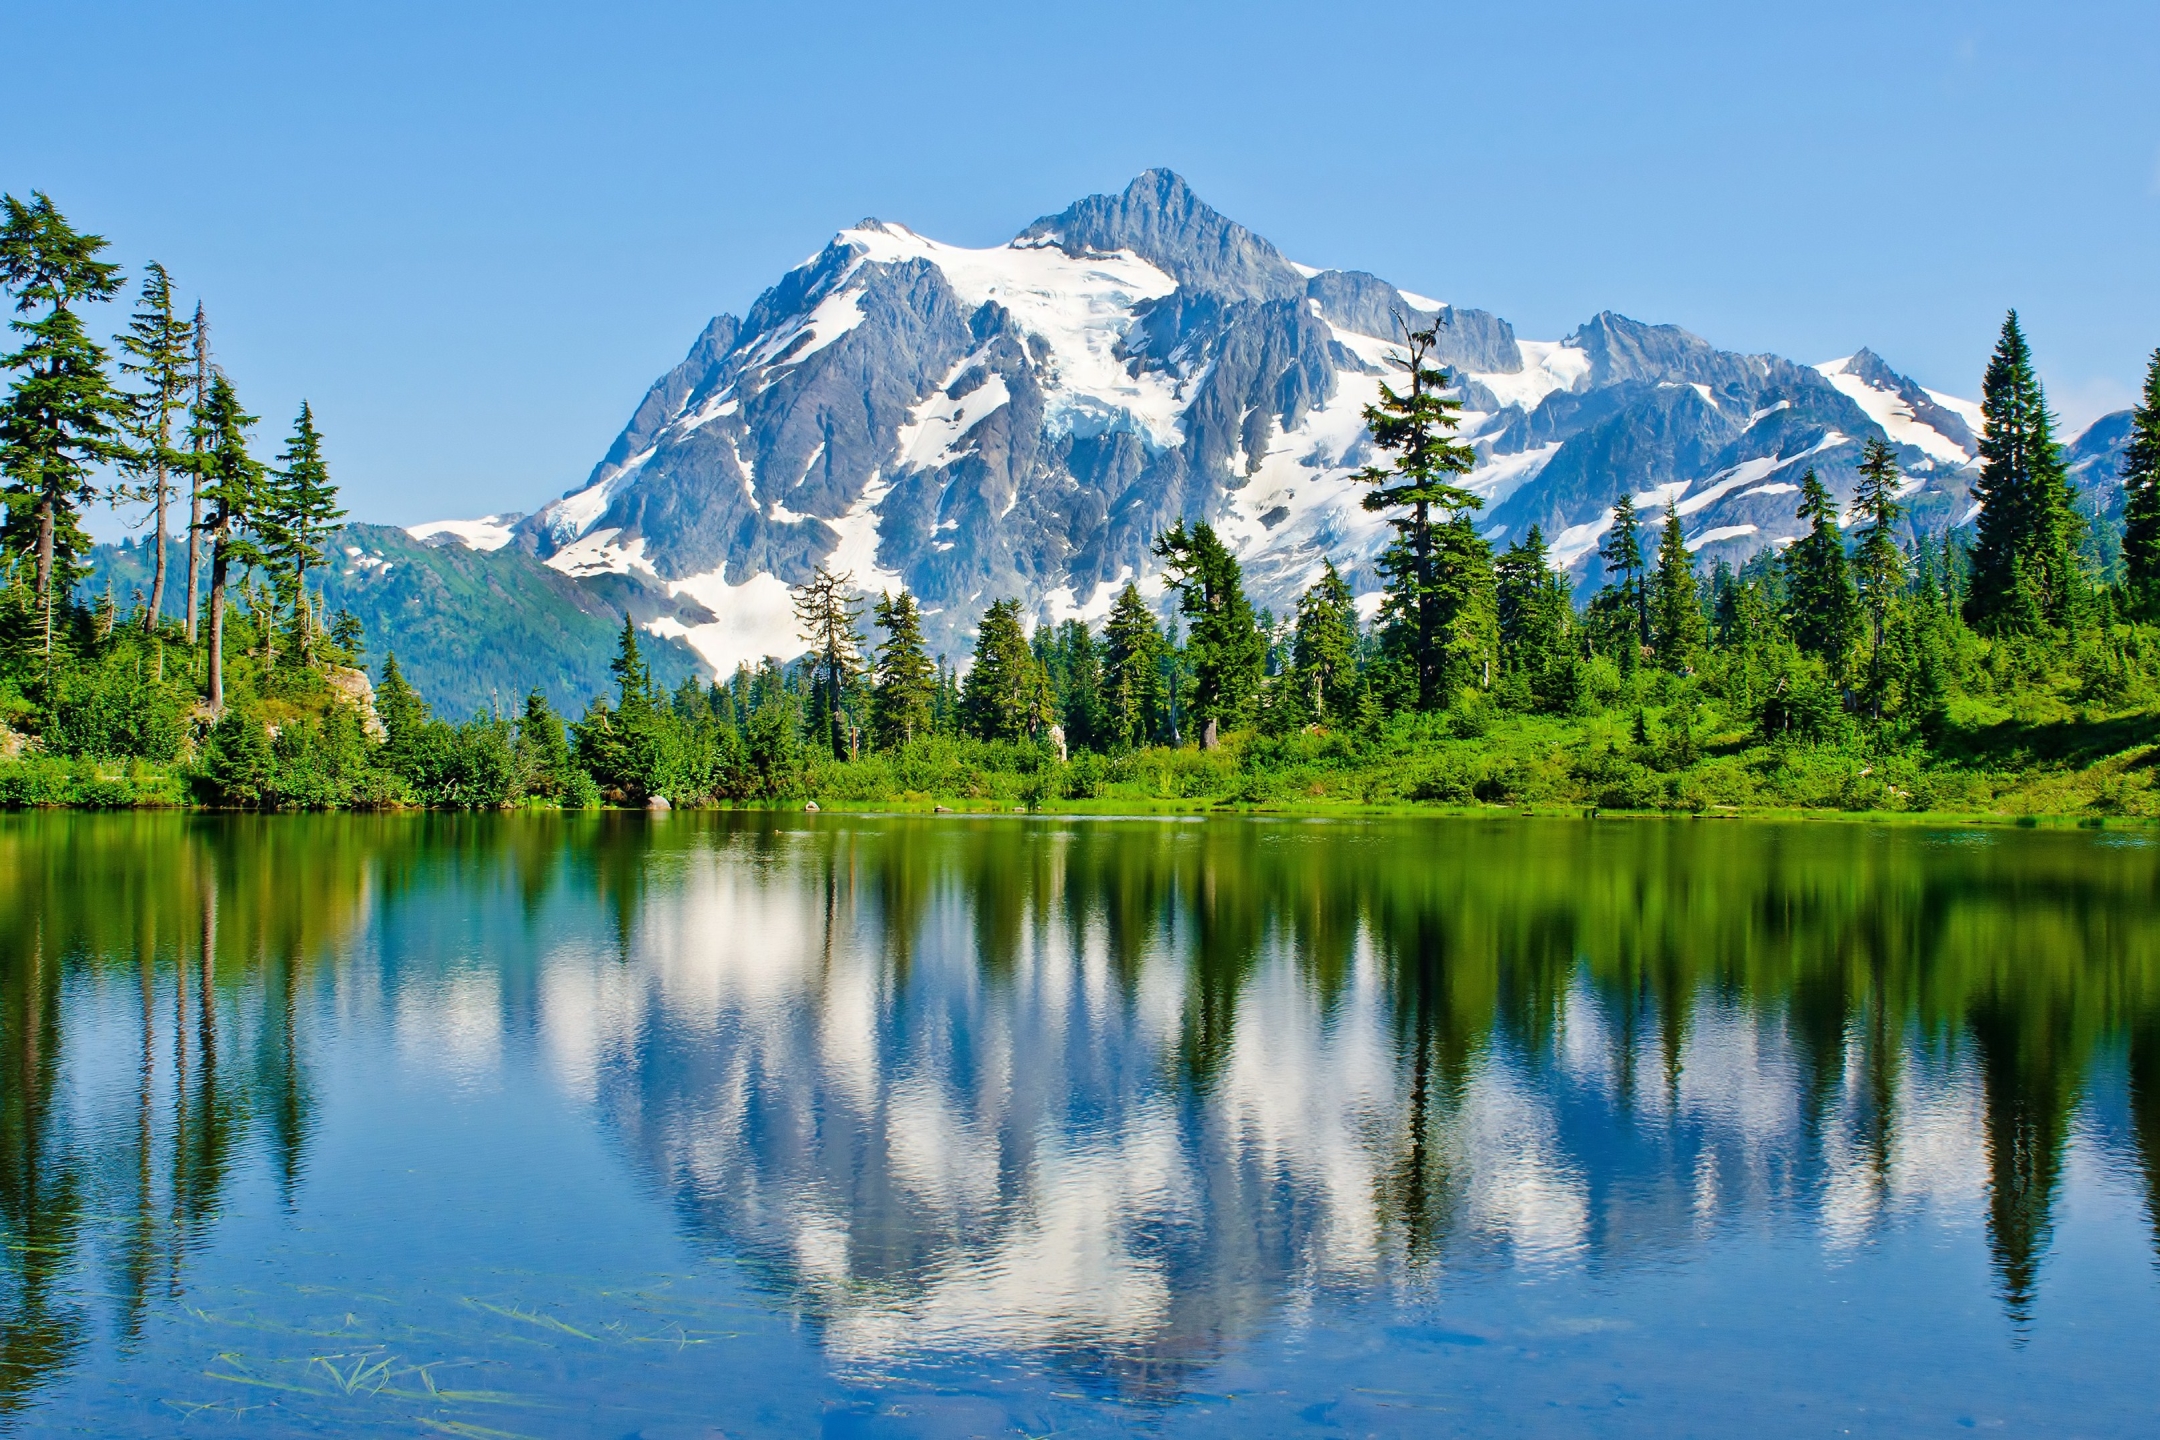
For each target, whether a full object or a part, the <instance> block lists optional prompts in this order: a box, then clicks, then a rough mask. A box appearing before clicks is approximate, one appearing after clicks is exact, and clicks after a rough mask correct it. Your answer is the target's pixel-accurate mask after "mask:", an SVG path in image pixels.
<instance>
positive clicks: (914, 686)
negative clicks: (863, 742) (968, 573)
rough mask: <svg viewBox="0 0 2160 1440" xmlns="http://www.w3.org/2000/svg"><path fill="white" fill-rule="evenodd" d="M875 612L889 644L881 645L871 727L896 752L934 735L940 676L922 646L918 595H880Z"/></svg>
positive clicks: (873, 732) (880, 742)
mask: <svg viewBox="0 0 2160 1440" xmlns="http://www.w3.org/2000/svg"><path fill="white" fill-rule="evenodd" d="M872 616H873V618H874V619H875V620H876V621H877V626H878V628H879V629H880V630H883V631H884V632H885V643H884V644H883V645H881V646H880V647H879V648H878V659H877V689H876V690H875V691H874V692H872V695H871V699H870V730H871V733H872V735H873V736H875V737H876V741H877V744H878V745H879V746H880V747H881V748H883V749H887V750H897V749H899V748H900V747H901V746H903V745H905V744H907V743H908V742H909V741H911V740H913V739H914V738H915V737H916V736H918V735H928V734H929V733H930V725H931V712H932V710H933V708H934V707H935V706H936V704H937V688H938V675H937V672H936V670H935V669H933V668H932V667H931V664H930V656H929V654H928V653H927V652H926V651H925V650H924V649H923V636H922V612H921V611H919V610H918V609H917V608H916V606H915V597H914V596H913V595H910V594H909V593H908V592H907V591H905V590H902V591H901V592H900V594H899V595H898V596H897V597H895V596H892V595H881V596H879V597H878V602H877V606H876V608H875V609H874V610H873V611H872Z"/></svg>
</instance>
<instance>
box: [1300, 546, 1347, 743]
mask: <svg viewBox="0 0 2160 1440" xmlns="http://www.w3.org/2000/svg"><path fill="white" fill-rule="evenodd" d="M1292 634H1293V637H1294V638H1293V640H1292V656H1293V661H1292V665H1293V674H1294V675H1295V676H1296V678H1297V682H1298V691H1299V697H1300V701H1301V703H1303V704H1305V705H1307V706H1309V708H1310V712H1311V715H1312V719H1313V722H1314V723H1315V724H1319V725H1340V724H1344V723H1347V722H1348V721H1349V719H1350V718H1351V716H1352V714H1353V713H1354V712H1355V710H1356V707H1357V678H1358V673H1357V645H1358V613H1357V598H1356V597H1355V596H1353V595H1352V594H1351V593H1350V586H1349V584H1348V583H1347V582H1345V581H1344V580H1343V578H1342V575H1341V573H1340V572H1338V571H1337V570H1336V569H1335V562H1334V561H1332V560H1327V561H1323V562H1322V564H1321V570H1320V578H1319V579H1318V580H1316V581H1314V582H1313V585H1312V588H1311V589H1309V590H1307V591H1306V592H1305V593H1304V594H1303V595H1301V596H1299V597H1298V604H1297V622H1296V628H1295V629H1294V631H1293V632H1292Z"/></svg>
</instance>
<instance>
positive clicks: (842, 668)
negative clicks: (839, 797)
mask: <svg viewBox="0 0 2160 1440" xmlns="http://www.w3.org/2000/svg"><path fill="white" fill-rule="evenodd" d="M854 583H855V577H854V575H853V574H844V575H835V574H834V573H833V572H832V571H831V570H828V569H826V568H825V567H824V566H822V565H820V566H819V567H818V568H817V570H816V572H815V573H814V574H812V575H811V577H810V578H809V579H808V580H806V581H804V582H803V583H802V584H800V585H798V586H796V587H795V588H794V600H795V627H796V630H797V631H798V632H799V633H800V634H801V636H802V638H803V639H805V640H807V641H809V642H810V650H811V655H812V666H813V672H814V674H815V676H816V680H815V683H814V684H813V686H812V689H811V696H810V714H811V721H812V723H813V725H814V726H815V727H816V728H817V730H818V732H819V733H820V734H822V735H823V736H824V737H825V740H826V743H827V745H828V746H829V747H830V751H831V754H832V757H833V758H834V759H836V760H845V759H847V758H848V752H849V749H850V746H849V744H848V740H849V730H850V727H849V724H848V700H849V697H850V696H852V695H853V694H854V692H855V690H856V688H857V687H858V686H859V685H860V684H861V681H862V675H863V661H862V641H861V639H860V637H859V635H858V632H857V630H856V625H857V623H858V622H859V621H860V620H861V619H862V607H861V606H859V605H857V604H856V603H855V601H854V600H853V599H852V598H850V593H849V592H850V589H851V587H852V586H853V585H854Z"/></svg>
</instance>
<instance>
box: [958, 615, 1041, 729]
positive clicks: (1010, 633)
mask: <svg viewBox="0 0 2160 1440" xmlns="http://www.w3.org/2000/svg"><path fill="white" fill-rule="evenodd" d="M960 703H961V709H962V713H963V714H964V715H965V717H966V721H967V726H968V729H969V730H970V731H972V732H973V733H974V734H975V735H976V736H978V737H979V738H981V739H984V740H1026V739H1030V738H1032V737H1034V736H1035V735H1037V734H1039V733H1040V732H1041V730H1042V728H1043V727H1044V726H1045V725H1047V724H1049V723H1050V690H1049V686H1048V685H1047V684H1046V683H1045V681H1044V678H1043V673H1042V669H1041V667H1040V666H1038V665H1037V664H1036V663H1035V652H1034V651H1033V650H1032V649H1030V648H1029V646H1028V638H1027V630H1026V628H1025V627H1024V626H1023V625H1022V624H1021V621H1020V602H1019V601H1018V600H1000V601H998V602H996V603H995V604H993V605H992V606H991V607H990V608H989V609H988V610H985V611H984V612H983V618H982V625H981V627H980V628H979V629H978V630H977V631H976V634H975V663H974V665H973V666H972V667H971V668H970V669H969V670H968V675H967V685H966V688H965V690H964V691H963V694H962V697H961V702H960Z"/></svg>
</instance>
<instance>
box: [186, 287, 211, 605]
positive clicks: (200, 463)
mask: <svg viewBox="0 0 2160 1440" xmlns="http://www.w3.org/2000/svg"><path fill="white" fill-rule="evenodd" d="M189 328H190V329H191V330H192V331H193V332H194V343H195V396H194V400H193V402H192V403H191V404H190V405H189V407H188V532H187V641H188V644H190V645H193V644H194V643H195V637H196V634H197V630H196V611H197V609H198V606H197V603H196V602H197V600H198V599H199V598H200V592H199V590H198V588H197V582H198V581H200V580H201V578H202V554H201V549H200V547H201V544H202V533H203V523H202V518H203V517H202V507H203V483H204V481H205V480H206V479H207V478H208V476H209V473H210V431H209V428H208V425H207V423H206V422H207V417H208V415H209V406H210V322H209V321H207V320H205V319H204V318H203V307H202V303H201V302H200V301H197V302H196V305H195V320H194V323H193V324H192V325H191V326H190V327H189Z"/></svg>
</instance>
